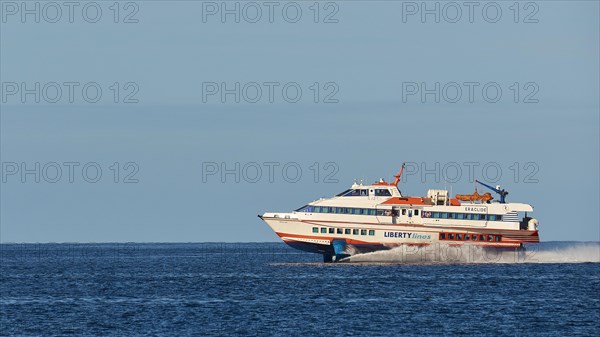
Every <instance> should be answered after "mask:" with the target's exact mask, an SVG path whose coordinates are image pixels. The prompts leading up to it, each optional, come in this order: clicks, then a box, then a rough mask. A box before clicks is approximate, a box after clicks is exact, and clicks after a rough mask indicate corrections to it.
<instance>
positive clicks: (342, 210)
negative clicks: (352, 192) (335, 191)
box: [296, 206, 502, 221]
mask: <svg viewBox="0 0 600 337" xmlns="http://www.w3.org/2000/svg"><path fill="white" fill-rule="evenodd" d="M296 211H297V212H307V213H333V214H356V215H377V216H397V215H398V211H397V210H390V209H385V210H384V209H373V208H352V207H325V206H304V207H302V208H300V209H298V210H296ZM407 211H408V216H409V217H410V216H412V215H415V216H418V215H419V210H418V209H415V210H411V209H408V210H407V209H406V208H403V209H402V215H407ZM422 217H423V218H432V219H455V220H484V221H486V220H487V221H502V215H500V214H475V213H449V212H430V211H423V212H422Z"/></svg>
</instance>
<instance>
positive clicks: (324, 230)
mask: <svg viewBox="0 0 600 337" xmlns="http://www.w3.org/2000/svg"><path fill="white" fill-rule="evenodd" d="M312 232H313V233H321V234H345V235H370V236H374V235H375V230H374V229H369V230H367V229H358V228H352V229H351V228H331V227H329V228H326V227H321V228H319V227H313V228H312Z"/></svg>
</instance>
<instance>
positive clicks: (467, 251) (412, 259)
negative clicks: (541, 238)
mask: <svg viewBox="0 0 600 337" xmlns="http://www.w3.org/2000/svg"><path fill="white" fill-rule="evenodd" d="M341 261H342V262H351V263H354V262H357V263H365V262H367V263H409V264H431V263H440V264H452V263H585V262H595V263H600V242H546V243H540V244H532V245H527V246H526V251H524V252H523V251H518V250H516V249H497V248H483V247H478V246H449V245H447V244H434V245H431V246H425V247H416V246H399V247H395V248H393V249H390V250H383V251H376V252H371V253H364V254H356V255H352V256H350V257H348V258H345V259H342V260H341Z"/></svg>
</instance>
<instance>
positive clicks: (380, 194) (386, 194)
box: [375, 188, 392, 197]
mask: <svg viewBox="0 0 600 337" xmlns="http://www.w3.org/2000/svg"><path fill="white" fill-rule="evenodd" d="M375 196H376V197H391V196H392V193H390V190H388V189H387V188H386V189H383V188H378V189H376V190H375Z"/></svg>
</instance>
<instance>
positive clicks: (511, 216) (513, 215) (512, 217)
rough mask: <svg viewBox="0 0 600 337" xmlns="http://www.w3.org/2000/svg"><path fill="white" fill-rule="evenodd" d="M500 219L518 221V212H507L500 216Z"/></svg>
mask: <svg viewBox="0 0 600 337" xmlns="http://www.w3.org/2000/svg"><path fill="white" fill-rule="evenodd" d="M502 221H511V222H519V214H518V213H517V212H515V211H512V212H508V213H506V214H504V215H503V216H502Z"/></svg>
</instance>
